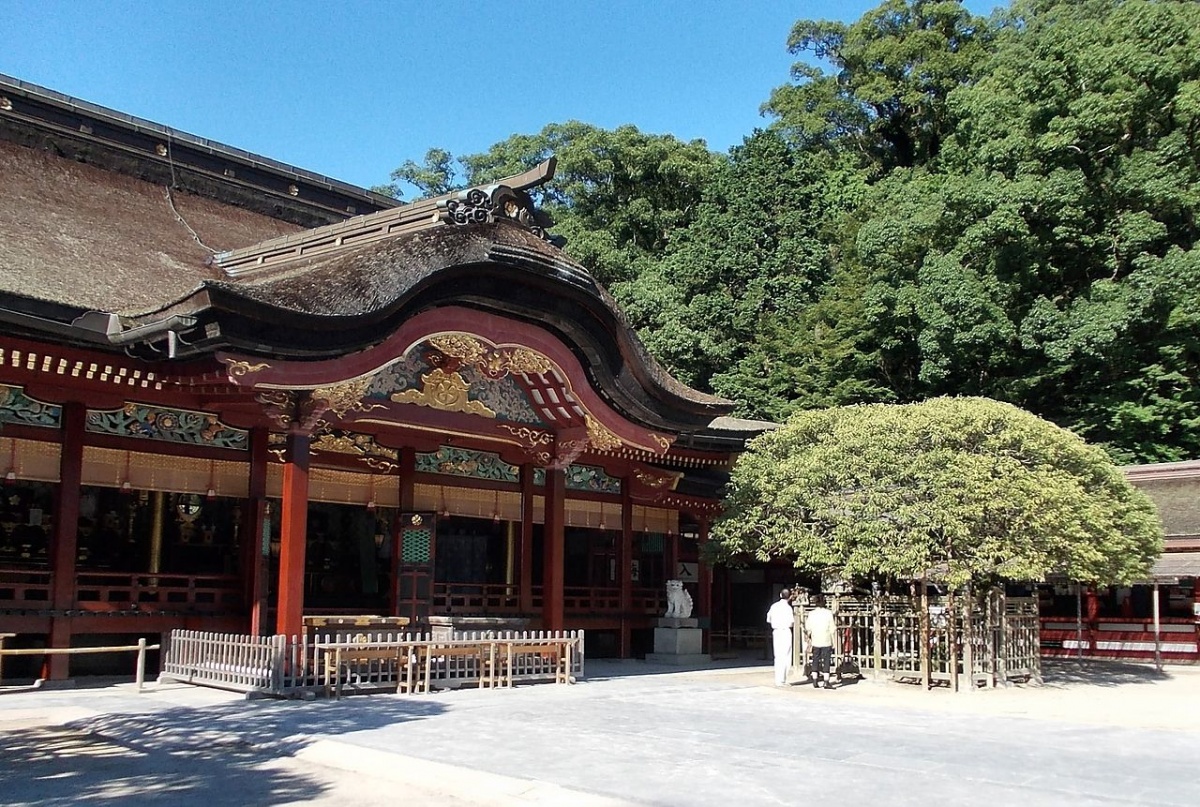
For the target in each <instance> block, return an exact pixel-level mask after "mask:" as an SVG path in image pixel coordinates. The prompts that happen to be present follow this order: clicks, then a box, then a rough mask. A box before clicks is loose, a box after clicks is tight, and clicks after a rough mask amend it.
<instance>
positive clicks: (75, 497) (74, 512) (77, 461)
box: [42, 401, 87, 681]
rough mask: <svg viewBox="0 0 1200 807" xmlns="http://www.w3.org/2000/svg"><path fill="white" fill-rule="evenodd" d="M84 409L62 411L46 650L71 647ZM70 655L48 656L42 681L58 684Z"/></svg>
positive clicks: (67, 669)
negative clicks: (56, 682) (55, 681)
mask: <svg viewBox="0 0 1200 807" xmlns="http://www.w3.org/2000/svg"><path fill="white" fill-rule="evenodd" d="M86 421H87V409H86V408H85V407H84V405H83V404H81V403H78V402H76V401H69V402H67V403H66V404H64V405H63V408H62V424H63V441H62V453H61V454H60V457H59V477H58V479H59V482H58V488H57V491H56V492H57V496H56V498H57V505H58V506H57V509H56V513H55V517H54V544H53V546H52V548H51V556H50V579H51V595H50V596H51V605H50V607H51V609H52V610H53V614H54V615H53V616H52V617H51V619H50V647H70V646H71V618H70V617H68V616H67V615H66V612H67V611H69V610H72V609H73V608H74V607H75V556H76V553H77V552H78V546H77V541H78V538H77V536H78V532H79V497H80V487H81V484H82V480H83V436H84V426H85V425H86ZM69 659H70V655H69V654H67V653H52V654H50V655H48V656H47V657H46V661H45V662H44V663H43V665H42V677H43V678H48V679H51V680H57V681H61V680H64V679H66V678H67V677H68V676H69V674H70V661H69Z"/></svg>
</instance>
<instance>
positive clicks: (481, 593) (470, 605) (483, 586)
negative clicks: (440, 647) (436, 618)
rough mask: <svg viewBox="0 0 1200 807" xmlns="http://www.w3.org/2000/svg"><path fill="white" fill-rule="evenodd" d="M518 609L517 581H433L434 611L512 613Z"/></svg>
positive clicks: (484, 614)
mask: <svg viewBox="0 0 1200 807" xmlns="http://www.w3.org/2000/svg"><path fill="white" fill-rule="evenodd" d="M520 612H521V593H520V588H519V587H518V586H517V585H515V584H514V585H508V584H506V583H434V584H433V609H432V613H434V614H470V615H472V616H491V615H498V616H500V615H502V616H515V615H517V614H519V613H520Z"/></svg>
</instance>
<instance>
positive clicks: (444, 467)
mask: <svg viewBox="0 0 1200 807" xmlns="http://www.w3.org/2000/svg"><path fill="white" fill-rule="evenodd" d="M417 471H418V472H423V473H427V474H449V475H451V476H465V477H469V478H471V479H489V480H491V481H493V482H512V483H514V484H515V483H516V482H517V481H518V480H519V479H520V476H519V474H520V469H519V468H517V466H515V465H509V464H508V463H507V462H505V461H504V460H502V459H500V455H499V454H490V453H488V452H486V451H471V450H469V449H466V448H454V447H452V446H442V447H441V448H439V449H438V450H437V451H435V452H433V453H432V454H417Z"/></svg>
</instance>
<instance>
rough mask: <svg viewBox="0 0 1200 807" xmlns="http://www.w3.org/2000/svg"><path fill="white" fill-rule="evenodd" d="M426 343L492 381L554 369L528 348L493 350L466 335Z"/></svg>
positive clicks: (442, 335)
mask: <svg viewBox="0 0 1200 807" xmlns="http://www.w3.org/2000/svg"><path fill="white" fill-rule="evenodd" d="M429 344H430V345H432V346H433V347H435V348H437V349H438V350H439V351H441V352H442V353H443V354H445V355H446V356H448V357H449V358H452V359H458V360H459V361H461V362H463V363H464V364H468V365H471V366H473V367H476V368H478V369H479V370H480V371H481V372H483V373H484V374H486V375H488V376H490V377H492V378H500V377H502V376H504V375H506V374H508V373H521V374H525V375H544V374H546V373H549V372H550V370H551V369H553V367H554V363H553V362H551V361H550V359H548V358H546V357H545V356H543V355H542V354H541V353H538V352H537V351H536V350H531V349H529V348H527V347H495V346H488V345H485V344H484V342H483V340H480V339H477V338H476V337H474V336H470V335H469V334H465V333H447V334H440V335H438V336H431V337H429Z"/></svg>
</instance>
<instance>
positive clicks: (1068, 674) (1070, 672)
mask: <svg viewBox="0 0 1200 807" xmlns="http://www.w3.org/2000/svg"><path fill="white" fill-rule="evenodd" d="M1170 678H1171V674H1170V673H1169V672H1166V671H1164V672H1158V671H1157V670H1155V669H1154V666H1153V665H1152V664H1129V663H1126V662H1121V661H1104V660H1100V659H1092V660H1087V659H1084V660H1080V661H1072V660H1069V659H1042V681H1043V684H1044V685H1045V686H1048V687H1056V686H1057V687H1067V686H1077V685H1080V684H1086V685H1088V686H1099V687H1118V686H1125V685H1127V684H1153V683H1156V682H1159V681H1167V680H1170Z"/></svg>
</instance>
